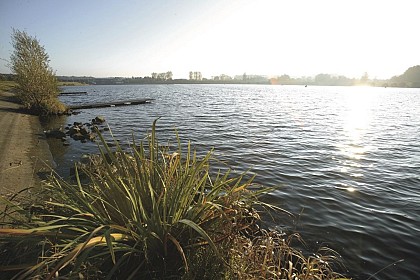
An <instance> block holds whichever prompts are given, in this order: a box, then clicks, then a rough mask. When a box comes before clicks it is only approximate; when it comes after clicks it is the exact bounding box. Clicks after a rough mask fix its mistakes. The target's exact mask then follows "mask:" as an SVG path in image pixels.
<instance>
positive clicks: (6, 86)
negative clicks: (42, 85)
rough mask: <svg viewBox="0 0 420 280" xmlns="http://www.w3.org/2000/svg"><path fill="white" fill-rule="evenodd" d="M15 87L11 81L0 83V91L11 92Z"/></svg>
mask: <svg viewBox="0 0 420 280" xmlns="http://www.w3.org/2000/svg"><path fill="white" fill-rule="evenodd" d="M16 85H17V84H16V83H15V82H13V81H0V91H9V92H12V91H13V89H14V88H15V87H16Z"/></svg>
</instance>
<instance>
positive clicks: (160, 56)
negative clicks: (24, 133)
mask: <svg viewBox="0 0 420 280" xmlns="http://www.w3.org/2000/svg"><path fill="white" fill-rule="evenodd" d="M419 5H420V4H419V1H418V0H411V1H410V0H382V1H379V0H378V1H376V0H351V1H348V0H318V1H316V0H284V1H283V0H272V1H269V0H267V1H265V0H249V1H247V0H188V1H187V0H178V1H175V0H173V1H171V0H153V1H152V0H150V1H119V0H118V1H117V0H112V1H105V0H89V1H86V0H84V1H82V0H72V1H58V0H25V1H23V0H22V1H21V0H0V73H8V72H10V70H9V69H8V68H7V66H6V65H7V62H5V60H8V59H9V57H10V53H11V51H12V47H11V43H10V35H11V33H12V28H16V29H19V30H24V31H26V32H27V33H28V34H30V35H32V36H36V37H37V38H38V39H39V40H40V42H41V44H42V45H44V46H45V48H46V50H47V52H48V54H49V55H50V59H51V66H52V67H53V69H54V70H56V71H57V75H85V76H96V77H107V76H127V77H131V76H146V75H148V76H150V74H151V73H152V72H166V71H172V72H173V74H174V78H187V77H188V72H189V71H201V72H202V74H203V77H208V78H210V77H211V76H214V75H219V74H222V73H223V74H228V75H235V74H243V73H244V72H246V73H247V74H265V75H282V74H289V75H291V76H313V75H316V74H318V73H329V74H337V75H345V76H348V77H360V76H362V74H363V73H364V72H368V74H369V76H370V77H371V78H375V77H377V78H390V77H391V76H393V75H399V74H402V73H403V72H404V71H405V70H406V69H407V68H408V67H411V66H414V65H419V64H420V53H419V50H420V38H419V31H418V28H419V26H420V18H419Z"/></svg>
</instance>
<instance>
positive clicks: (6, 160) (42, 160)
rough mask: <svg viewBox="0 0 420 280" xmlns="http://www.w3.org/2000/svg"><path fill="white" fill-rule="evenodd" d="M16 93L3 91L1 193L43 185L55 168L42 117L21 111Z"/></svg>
mask: <svg viewBox="0 0 420 280" xmlns="http://www.w3.org/2000/svg"><path fill="white" fill-rule="evenodd" d="M13 96H14V94H13V93H10V92H7V91H0V128H1V130H0V158H1V160H0V195H1V196H10V195H13V194H15V193H18V192H21V191H22V190H25V189H27V188H32V187H37V186H40V185H41V181H42V180H43V178H45V176H46V175H47V174H49V173H50V172H51V167H54V161H53V157H52V154H51V151H50V148H49V145H48V143H47V140H46V138H45V136H44V131H43V128H42V126H41V122H40V120H39V117H38V116H36V115H31V114H28V113H26V112H24V111H22V110H21V106H20V104H18V103H17V102H16V101H15V100H14V98H13ZM26 192H27V191H25V193H26ZM28 193H29V192H28Z"/></svg>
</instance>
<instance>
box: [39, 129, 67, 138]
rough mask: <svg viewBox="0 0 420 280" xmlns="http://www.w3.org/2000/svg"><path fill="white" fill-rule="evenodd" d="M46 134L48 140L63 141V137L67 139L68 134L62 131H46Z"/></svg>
mask: <svg viewBox="0 0 420 280" xmlns="http://www.w3.org/2000/svg"><path fill="white" fill-rule="evenodd" d="M44 133H45V136H46V137H47V138H57V139H61V138H63V137H66V133H65V132H64V131H62V130H61V129H52V130H47V131H44Z"/></svg>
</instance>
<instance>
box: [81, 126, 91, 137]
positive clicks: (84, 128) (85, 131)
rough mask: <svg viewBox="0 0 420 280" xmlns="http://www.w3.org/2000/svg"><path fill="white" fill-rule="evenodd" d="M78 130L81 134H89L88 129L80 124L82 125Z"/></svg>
mask: <svg viewBox="0 0 420 280" xmlns="http://www.w3.org/2000/svg"><path fill="white" fill-rule="evenodd" d="M79 132H80V133H81V134H83V135H88V134H89V131H88V130H87V128H86V127H84V126H82V127H81V128H80V130H79Z"/></svg>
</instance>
